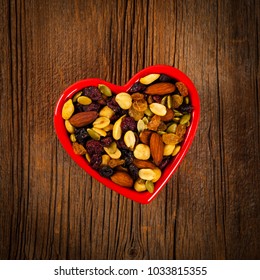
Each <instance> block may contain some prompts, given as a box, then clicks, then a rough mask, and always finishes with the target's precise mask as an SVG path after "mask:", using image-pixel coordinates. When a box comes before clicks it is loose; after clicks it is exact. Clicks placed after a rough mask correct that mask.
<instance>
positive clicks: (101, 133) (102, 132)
mask: <svg viewBox="0 0 260 280" xmlns="http://www.w3.org/2000/svg"><path fill="white" fill-rule="evenodd" d="M92 129H93V130H94V131H95V132H96V133H98V134H99V135H100V136H103V137H106V136H107V133H106V132H105V130H103V129H100V128H97V127H93V128H92Z"/></svg>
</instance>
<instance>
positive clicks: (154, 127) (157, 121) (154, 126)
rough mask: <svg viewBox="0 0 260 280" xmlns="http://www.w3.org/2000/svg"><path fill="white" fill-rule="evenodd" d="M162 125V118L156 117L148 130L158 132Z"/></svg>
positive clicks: (149, 124)
mask: <svg viewBox="0 0 260 280" xmlns="http://www.w3.org/2000/svg"><path fill="white" fill-rule="evenodd" d="M160 123H161V117H160V116H158V115H154V116H153V117H152V118H151V120H150V122H149V123H148V125H147V128H148V129H149V130H153V131H157V129H158V127H159V125H160Z"/></svg>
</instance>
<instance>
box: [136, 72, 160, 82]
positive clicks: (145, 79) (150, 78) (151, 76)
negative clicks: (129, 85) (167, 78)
mask: <svg viewBox="0 0 260 280" xmlns="http://www.w3.org/2000/svg"><path fill="white" fill-rule="evenodd" d="M159 77H160V74H149V75H147V76H145V77H142V78H141V79H140V83H142V84H144V85H149V84H151V83H152V82H154V81H156V80H157V79H158V78H159Z"/></svg>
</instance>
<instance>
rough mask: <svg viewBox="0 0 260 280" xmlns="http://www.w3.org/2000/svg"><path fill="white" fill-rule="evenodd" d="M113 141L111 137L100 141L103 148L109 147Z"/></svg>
mask: <svg viewBox="0 0 260 280" xmlns="http://www.w3.org/2000/svg"><path fill="white" fill-rule="evenodd" d="M113 141H114V140H113V138H112V137H111V136H106V137H104V138H102V139H101V140H100V143H101V145H102V146H103V147H108V146H109V145H110V144H111V143H112V142H113Z"/></svg>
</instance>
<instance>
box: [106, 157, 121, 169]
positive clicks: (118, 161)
mask: <svg viewBox="0 0 260 280" xmlns="http://www.w3.org/2000/svg"><path fill="white" fill-rule="evenodd" d="M124 163H125V160H124V159H113V158H112V159H111V160H110V161H109V163H108V165H109V166H110V167H111V168H115V167H117V166H120V165H123V164H124Z"/></svg>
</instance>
